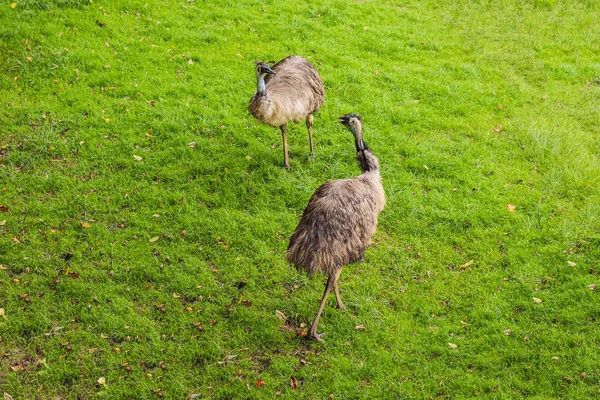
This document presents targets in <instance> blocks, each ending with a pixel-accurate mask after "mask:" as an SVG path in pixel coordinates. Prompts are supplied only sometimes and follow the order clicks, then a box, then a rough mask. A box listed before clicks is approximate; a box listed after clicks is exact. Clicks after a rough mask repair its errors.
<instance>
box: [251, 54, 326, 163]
mask: <svg viewBox="0 0 600 400" xmlns="http://www.w3.org/2000/svg"><path fill="white" fill-rule="evenodd" d="M256 80H257V84H256V87H257V88H256V93H255V94H254V96H252V98H251V99H250V104H248V111H250V113H251V114H252V115H253V116H254V118H256V119H258V120H259V121H261V122H264V123H265V124H268V125H271V126H275V127H279V129H281V134H282V136H283V154H284V158H283V163H284V166H285V167H286V168H289V167H290V162H289V158H288V148H287V138H286V129H287V124H288V122H290V121H294V122H296V123H297V122H300V121H304V120H306V127H307V128H308V138H309V141H310V152H311V155H312V154H314V153H313V140H312V125H313V114H314V113H315V112H316V111H317V110H318V109H319V108H321V106H322V105H323V103H324V102H325V89H324V88H323V82H322V81H321V77H320V76H319V73H318V72H317V70H316V69H315V67H314V66H313V65H312V64H311V63H310V62H309V61H308V60H306V59H304V58H302V57H300V56H289V57H287V58H284V59H283V60H281V61H279V62H278V63H277V64H275V65H273V69H271V68H270V67H269V64H267V63H264V62H258V63H256Z"/></svg>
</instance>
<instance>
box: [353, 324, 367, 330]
mask: <svg viewBox="0 0 600 400" xmlns="http://www.w3.org/2000/svg"><path fill="white" fill-rule="evenodd" d="M365 328H366V326H365V324H360V325H356V326H355V327H354V329H365Z"/></svg>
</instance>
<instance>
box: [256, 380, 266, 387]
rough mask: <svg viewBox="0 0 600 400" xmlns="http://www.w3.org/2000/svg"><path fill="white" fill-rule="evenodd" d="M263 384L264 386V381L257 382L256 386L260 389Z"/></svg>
mask: <svg viewBox="0 0 600 400" xmlns="http://www.w3.org/2000/svg"><path fill="white" fill-rule="evenodd" d="M264 384H265V381H257V382H256V386H258V387H261V386H262V385H264Z"/></svg>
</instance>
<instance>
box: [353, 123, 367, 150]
mask: <svg viewBox="0 0 600 400" xmlns="http://www.w3.org/2000/svg"><path fill="white" fill-rule="evenodd" d="M350 131H352V135H354V145H355V146H356V151H361V150H364V149H365V148H366V145H365V142H364V140H363V138H362V126H360V125H359V126H356V125H351V126H350Z"/></svg>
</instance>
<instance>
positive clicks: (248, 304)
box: [242, 300, 252, 307]
mask: <svg viewBox="0 0 600 400" xmlns="http://www.w3.org/2000/svg"><path fill="white" fill-rule="evenodd" d="M242 304H243V305H244V306H246V307H252V302H251V301H250V300H242Z"/></svg>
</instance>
